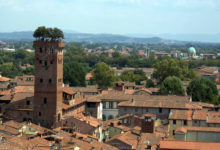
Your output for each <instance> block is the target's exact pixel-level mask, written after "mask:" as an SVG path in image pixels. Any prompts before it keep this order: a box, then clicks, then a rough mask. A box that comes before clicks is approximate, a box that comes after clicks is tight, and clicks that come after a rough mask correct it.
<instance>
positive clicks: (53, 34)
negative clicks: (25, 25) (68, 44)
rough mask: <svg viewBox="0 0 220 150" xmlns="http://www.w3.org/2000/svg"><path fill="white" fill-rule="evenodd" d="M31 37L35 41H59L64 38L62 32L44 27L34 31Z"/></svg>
mask: <svg viewBox="0 0 220 150" xmlns="http://www.w3.org/2000/svg"><path fill="white" fill-rule="evenodd" d="M33 36H34V37H35V38H36V39H37V40H42V41H44V40H45V39H46V40H48V39H49V40H52V41H53V40H60V39H63V38H64V34H63V31H62V30H60V29H58V28H46V27H45V26H40V27H38V28H37V29H36V30H35V31H34V34H33Z"/></svg>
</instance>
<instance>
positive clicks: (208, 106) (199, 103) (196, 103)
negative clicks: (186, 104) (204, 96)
mask: <svg viewBox="0 0 220 150" xmlns="http://www.w3.org/2000/svg"><path fill="white" fill-rule="evenodd" d="M192 103H193V104H195V105H199V106H201V107H203V108H214V105H213V104H209V103H204V102H192Z"/></svg>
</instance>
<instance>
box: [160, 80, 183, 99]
mask: <svg viewBox="0 0 220 150" xmlns="http://www.w3.org/2000/svg"><path fill="white" fill-rule="evenodd" d="M160 93H161V94H166V95H167V94H171V95H184V94H185V89H184V88H183V85H182V82H181V80H180V79H179V78H178V77H175V76H169V77H167V78H166V79H165V80H164V81H163V82H162V84H161V87H160Z"/></svg>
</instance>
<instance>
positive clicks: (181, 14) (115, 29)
mask: <svg viewBox="0 0 220 150" xmlns="http://www.w3.org/2000/svg"><path fill="white" fill-rule="evenodd" d="M0 19H1V22H0V32H11V31H28V30H34V29H35V28H37V27H38V26H41V25H45V26H49V27H58V28H61V29H67V30H74V31H78V32H84V33H115V34H127V33H142V34H162V33H173V34H182V33H183V34H192V33H199V34H216V33H220V0H0Z"/></svg>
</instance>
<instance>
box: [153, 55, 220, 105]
mask: <svg viewBox="0 0 220 150" xmlns="http://www.w3.org/2000/svg"><path fill="white" fill-rule="evenodd" d="M154 67H155V71H154V73H153V77H154V78H155V79H157V81H158V86H159V87H160V93H161V94H165V95H168V94H173V95H185V94H186V93H187V94H188V95H190V96H192V100H193V101H202V102H208V103H213V104H218V102H219V99H220V97H219V96H218V90H217V87H216V84H215V83H214V82H213V81H212V80H211V79H208V78H200V77H199V76H198V75H197V74H196V73H195V72H194V71H193V70H192V69H189V67H188V64H187V63H186V62H185V61H182V60H176V59H171V58H169V59H164V60H162V61H160V62H158V63H156V64H155V65H154ZM182 81H190V84H189V86H188V87H187V90H185V89H184V87H183V84H182Z"/></svg>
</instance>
